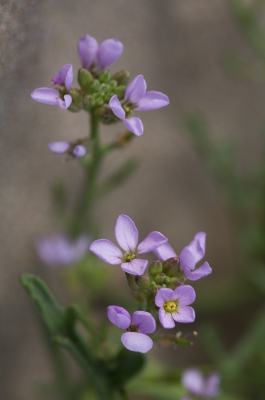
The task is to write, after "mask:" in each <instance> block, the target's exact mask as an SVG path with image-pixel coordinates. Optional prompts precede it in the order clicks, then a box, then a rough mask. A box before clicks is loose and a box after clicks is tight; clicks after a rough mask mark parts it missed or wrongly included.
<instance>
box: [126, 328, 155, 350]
mask: <svg viewBox="0 0 265 400" xmlns="http://www.w3.org/2000/svg"><path fill="white" fill-rule="evenodd" d="M121 341H122V344H123V345H124V347H126V349H128V350H131V351H138V352H139V353H147V352H148V351H149V350H151V348H152V347H153V341H152V339H151V338H150V337H149V336H146V335H145V334H143V333H139V332H125V333H124V334H123V335H122V336H121Z"/></svg>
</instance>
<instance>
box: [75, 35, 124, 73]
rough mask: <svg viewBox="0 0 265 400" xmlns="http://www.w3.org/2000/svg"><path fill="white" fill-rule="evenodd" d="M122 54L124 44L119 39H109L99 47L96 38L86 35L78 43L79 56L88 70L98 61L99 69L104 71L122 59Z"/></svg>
mask: <svg viewBox="0 0 265 400" xmlns="http://www.w3.org/2000/svg"><path fill="white" fill-rule="evenodd" d="M122 52H123V44H122V43H121V42H120V41H119V40H117V39H107V40H104V41H103V42H102V43H101V44H100V45H98V42H97V41H96V39H95V38H93V37H92V36H89V35H84V36H82V37H81V38H80V39H79V41H78V54H79V57H80V59H81V62H82V66H83V67H84V68H86V69H89V68H90V67H91V66H92V65H93V63H94V62H95V61H97V65H98V68H99V69H100V70H102V69H104V68H106V67H107V66H109V65H110V64H112V63H114V62H115V61H116V60H117V59H118V58H120V56H121V54H122Z"/></svg>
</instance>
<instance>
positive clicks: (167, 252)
mask: <svg viewBox="0 0 265 400" xmlns="http://www.w3.org/2000/svg"><path fill="white" fill-rule="evenodd" d="M153 253H155V255H156V256H157V257H158V258H159V259H160V260H162V261H166V260H168V259H169V258H173V257H177V254H176V253H175V251H174V250H173V248H172V247H171V246H170V244H169V243H164V244H162V245H161V246H159V247H157V248H155V249H153Z"/></svg>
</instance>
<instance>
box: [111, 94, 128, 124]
mask: <svg viewBox="0 0 265 400" xmlns="http://www.w3.org/2000/svg"><path fill="white" fill-rule="evenodd" d="M109 106H110V108H111V110H112V112H113V114H115V115H116V117H118V118H120V119H123V118H125V111H124V109H123V108H122V106H121V102H120V100H119V99H118V97H117V96H116V95H114V96H112V98H111V99H110V101H109Z"/></svg>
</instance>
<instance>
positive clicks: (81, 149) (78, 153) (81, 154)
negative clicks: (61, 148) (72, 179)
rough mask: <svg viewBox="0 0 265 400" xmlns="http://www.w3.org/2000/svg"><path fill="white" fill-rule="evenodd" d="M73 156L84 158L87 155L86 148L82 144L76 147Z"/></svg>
mask: <svg viewBox="0 0 265 400" xmlns="http://www.w3.org/2000/svg"><path fill="white" fill-rule="evenodd" d="M73 154H74V155H75V156H76V157H84V155H85V154H86V148H85V146H82V145H81V144H78V145H77V146H75V148H74V150H73Z"/></svg>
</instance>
